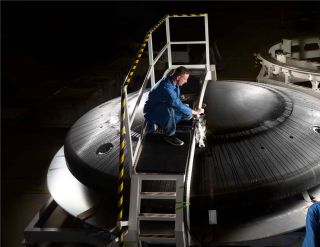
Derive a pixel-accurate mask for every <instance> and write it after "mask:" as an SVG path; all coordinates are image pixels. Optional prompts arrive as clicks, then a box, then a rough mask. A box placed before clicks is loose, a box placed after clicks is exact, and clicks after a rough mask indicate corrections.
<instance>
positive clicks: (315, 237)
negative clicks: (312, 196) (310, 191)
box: [302, 202, 320, 247]
mask: <svg viewBox="0 0 320 247" xmlns="http://www.w3.org/2000/svg"><path fill="white" fill-rule="evenodd" d="M319 246H320V202H317V203H314V204H313V205H312V206H311V207H310V208H309V209H308V213H307V218H306V236H305V238H304V241H303V244H302V247H319Z"/></svg>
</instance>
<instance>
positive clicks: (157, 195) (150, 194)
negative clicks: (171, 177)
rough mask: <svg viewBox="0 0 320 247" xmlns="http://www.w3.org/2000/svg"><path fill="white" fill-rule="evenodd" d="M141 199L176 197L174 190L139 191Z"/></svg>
mask: <svg viewBox="0 0 320 247" xmlns="http://www.w3.org/2000/svg"><path fill="white" fill-rule="evenodd" d="M140 197H141V199H176V192H141V193H140Z"/></svg>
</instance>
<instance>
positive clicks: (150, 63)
mask: <svg viewBox="0 0 320 247" xmlns="http://www.w3.org/2000/svg"><path fill="white" fill-rule="evenodd" d="M148 53H149V65H150V66H151V88H152V87H153V86H154V84H155V75H154V63H153V46H152V33H150V36H149V40H148Z"/></svg>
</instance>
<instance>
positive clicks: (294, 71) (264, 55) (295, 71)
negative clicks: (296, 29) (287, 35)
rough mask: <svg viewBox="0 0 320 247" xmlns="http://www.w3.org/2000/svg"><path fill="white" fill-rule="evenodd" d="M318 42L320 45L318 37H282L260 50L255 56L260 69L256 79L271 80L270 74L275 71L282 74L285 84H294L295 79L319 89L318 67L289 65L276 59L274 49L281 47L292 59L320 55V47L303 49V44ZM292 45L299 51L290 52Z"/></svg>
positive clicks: (319, 76) (319, 72) (319, 73)
mask: <svg viewBox="0 0 320 247" xmlns="http://www.w3.org/2000/svg"><path fill="white" fill-rule="evenodd" d="M308 44H318V46H319V47H320V38H319V37H313V38H306V39H303V40H302V39H292V40H287V39H284V40H283V41H282V42H280V43H277V44H274V45H272V46H271V47H270V48H267V49H264V50H262V51H261V52H260V53H259V54H258V55H257V58H258V59H259V60H260V61H261V62H260V63H261V65H262V67H261V71H260V73H259V75H258V77H257V81H259V82H261V81H264V80H271V78H270V77H271V75H272V74H273V73H275V71H276V72H277V74H279V73H281V72H282V73H283V74H284V80H285V83H286V84H294V81H295V80H296V79H298V80H305V81H310V83H311V84H312V89H313V90H315V91H319V84H320V71H319V69H308V68H301V67H294V66H290V65H288V64H286V63H284V62H281V61H278V60H277V59H276V55H275V51H276V50H277V49H282V50H283V51H284V52H285V54H289V55H290V57H291V58H294V59H300V58H301V59H308V58H315V57H320V48H319V49H316V50H305V49H304V47H305V45H308ZM292 46H298V47H299V52H292Z"/></svg>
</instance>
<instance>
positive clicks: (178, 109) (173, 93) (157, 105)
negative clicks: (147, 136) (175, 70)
mask: <svg viewBox="0 0 320 247" xmlns="http://www.w3.org/2000/svg"><path fill="white" fill-rule="evenodd" d="M143 112H144V117H145V119H146V120H147V122H148V132H151V133H152V132H154V131H155V128H154V125H155V124H156V125H158V126H159V127H160V128H161V129H162V130H163V131H164V134H165V135H168V136H171V135H174V134H175V131H176V124H177V123H178V122H179V121H180V120H189V119H191V118H192V109H191V108H190V107H189V106H187V105H186V104H183V103H182V102H181V100H180V89H179V86H178V85H174V84H173V81H172V79H171V78H170V77H163V78H162V79H161V80H160V81H158V82H157V83H156V85H155V86H154V87H153V88H152V90H151V91H150V93H149V96H148V99H147V101H146V103H145V105H144V109H143Z"/></svg>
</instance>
